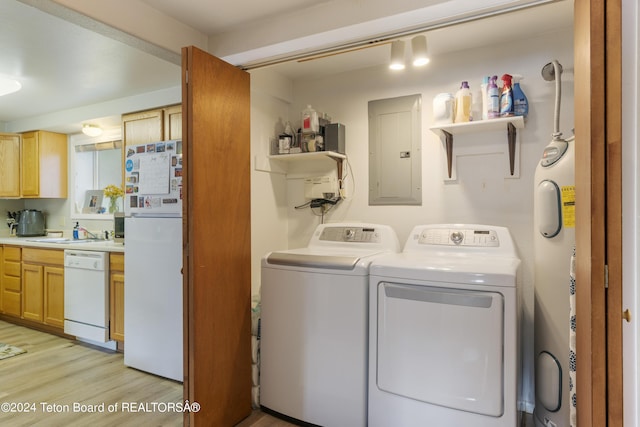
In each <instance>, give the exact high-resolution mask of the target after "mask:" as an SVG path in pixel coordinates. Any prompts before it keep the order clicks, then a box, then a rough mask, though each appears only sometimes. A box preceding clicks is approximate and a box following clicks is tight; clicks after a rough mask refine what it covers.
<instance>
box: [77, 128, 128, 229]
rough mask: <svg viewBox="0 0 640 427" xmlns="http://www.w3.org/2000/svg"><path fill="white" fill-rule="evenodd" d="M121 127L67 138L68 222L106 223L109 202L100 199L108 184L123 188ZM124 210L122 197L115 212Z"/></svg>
mask: <svg viewBox="0 0 640 427" xmlns="http://www.w3.org/2000/svg"><path fill="white" fill-rule="evenodd" d="M120 129H121V128H120V127H119V126H118V127H115V128H110V129H107V130H105V131H104V132H103V134H102V135H100V136H99V137H88V136H86V135H84V134H75V135H71V136H70V153H69V159H70V162H69V172H70V173H69V177H70V180H69V181H70V184H69V187H70V188H69V196H70V197H69V201H70V203H69V205H70V217H71V219H101V220H109V219H111V218H112V217H113V214H111V213H109V199H108V198H106V197H96V195H99V196H101V195H102V190H103V189H104V188H105V187H106V186H107V185H109V184H114V185H116V186H119V187H121V186H122V148H121V147H122V132H121V130H120ZM123 208H124V206H123V200H122V198H121V199H120V200H118V209H119V210H120V211H122V210H123Z"/></svg>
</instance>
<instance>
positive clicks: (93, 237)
mask: <svg viewBox="0 0 640 427" xmlns="http://www.w3.org/2000/svg"><path fill="white" fill-rule="evenodd" d="M78 229H79V230H82V231H84V232H85V233H87V234H88V235H89V236H90V237H91V238H92V239H95V240H100V238H99V237H98V236H97V235H96V234H94V233H92V232H90V231H89V230H87V229H86V228H84V227H82V226H80V227H78Z"/></svg>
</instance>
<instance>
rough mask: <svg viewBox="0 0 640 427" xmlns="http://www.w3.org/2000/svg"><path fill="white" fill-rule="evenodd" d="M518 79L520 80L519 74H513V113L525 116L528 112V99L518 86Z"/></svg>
mask: <svg viewBox="0 0 640 427" xmlns="http://www.w3.org/2000/svg"><path fill="white" fill-rule="evenodd" d="M520 80H522V76H521V75H519V74H514V75H513V88H512V89H513V113H514V114H515V115H516V116H523V117H526V116H527V114H529V101H528V100H527V96H526V95H525V94H524V92H523V91H522V88H521V87H520Z"/></svg>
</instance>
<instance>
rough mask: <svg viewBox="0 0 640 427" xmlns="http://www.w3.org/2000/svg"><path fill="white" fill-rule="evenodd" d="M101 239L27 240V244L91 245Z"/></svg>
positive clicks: (46, 238)
mask: <svg viewBox="0 0 640 427" xmlns="http://www.w3.org/2000/svg"><path fill="white" fill-rule="evenodd" d="M101 241H102V240H101V239H80V240H74V239H69V238H65V237H43V238H40V239H27V242H38V243H62V244H71V243H74V244H75V243H92V242H101Z"/></svg>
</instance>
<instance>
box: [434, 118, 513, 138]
mask: <svg viewBox="0 0 640 427" xmlns="http://www.w3.org/2000/svg"><path fill="white" fill-rule="evenodd" d="M509 123H511V124H512V125H513V126H514V127H515V128H516V129H523V128H524V117H522V116H514V117H501V118H498V119H489V120H478V121H475V122H465V123H447V124H446V125H441V126H432V127H430V128H429V129H431V130H432V131H433V132H436V131H445V132H448V133H450V134H451V135H458V134H463V133H473V132H491V131H501V130H505V129H506V128H507V125H508V124H509Z"/></svg>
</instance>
